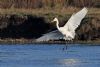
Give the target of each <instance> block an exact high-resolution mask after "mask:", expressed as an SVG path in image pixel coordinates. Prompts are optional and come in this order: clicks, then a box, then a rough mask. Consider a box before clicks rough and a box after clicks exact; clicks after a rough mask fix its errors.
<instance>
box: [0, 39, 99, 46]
mask: <svg viewBox="0 0 100 67" xmlns="http://www.w3.org/2000/svg"><path fill="white" fill-rule="evenodd" d="M3 44H5V45H6V44H8V45H16V44H19V45H20V44H23V45H24V44H36V45H37V44H50V45H51V44H58V45H59V44H85V45H100V40H91V41H82V40H77V41H43V42H36V41H35V40H34V39H0V45H3Z"/></svg>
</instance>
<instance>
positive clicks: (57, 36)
mask: <svg viewBox="0 0 100 67" xmlns="http://www.w3.org/2000/svg"><path fill="white" fill-rule="evenodd" d="M58 39H63V35H62V33H60V32H59V31H58V30H55V31H52V32H49V33H46V34H44V35H43V36H41V37H40V38H38V39H36V41H39V42H40V41H49V40H58Z"/></svg>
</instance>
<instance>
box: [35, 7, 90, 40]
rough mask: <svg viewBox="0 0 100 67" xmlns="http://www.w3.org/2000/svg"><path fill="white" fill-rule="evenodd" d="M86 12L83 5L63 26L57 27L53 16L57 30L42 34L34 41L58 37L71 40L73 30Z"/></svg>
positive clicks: (73, 36)
mask: <svg viewBox="0 0 100 67" xmlns="http://www.w3.org/2000/svg"><path fill="white" fill-rule="evenodd" d="M87 12H88V10H87V8H85V7H84V8H83V9H82V10H80V11H79V12H77V13H76V14H73V15H72V16H71V18H70V19H69V20H68V22H67V23H66V24H65V25H64V26H63V27H59V21H58V19H57V18H54V20H53V22H56V26H57V30H55V31H52V32H49V33H46V34H44V35H43V36H41V37H40V38H38V39H36V41H49V40H59V39H65V40H73V39H74V38H75V30H76V29H77V27H78V26H79V25H80V23H81V21H82V19H83V18H84V17H85V15H86V14H87Z"/></svg>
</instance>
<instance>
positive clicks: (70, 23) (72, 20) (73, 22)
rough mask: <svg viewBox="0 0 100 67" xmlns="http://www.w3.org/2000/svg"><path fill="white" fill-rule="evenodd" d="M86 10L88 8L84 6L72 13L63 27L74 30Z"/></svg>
mask: <svg viewBox="0 0 100 67" xmlns="http://www.w3.org/2000/svg"><path fill="white" fill-rule="evenodd" d="M87 12H88V10H87V9H86V8H85V7H84V8H83V9H82V10H80V11H79V12H77V13H76V14H73V15H72V16H71V18H70V19H69V20H68V22H67V23H66V24H65V26H64V27H65V28H66V29H68V30H69V31H75V29H76V28H77V27H78V26H79V25H80V23H81V21H82V19H83V18H84V17H85V15H86V14H87Z"/></svg>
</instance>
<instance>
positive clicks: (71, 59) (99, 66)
mask: <svg viewBox="0 0 100 67" xmlns="http://www.w3.org/2000/svg"><path fill="white" fill-rule="evenodd" d="M64 47H65V46H64V45H47V44H46V45H0V67H100V46H82V45H81V46H79V45H69V46H68V47H67V50H63V48H64Z"/></svg>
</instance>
